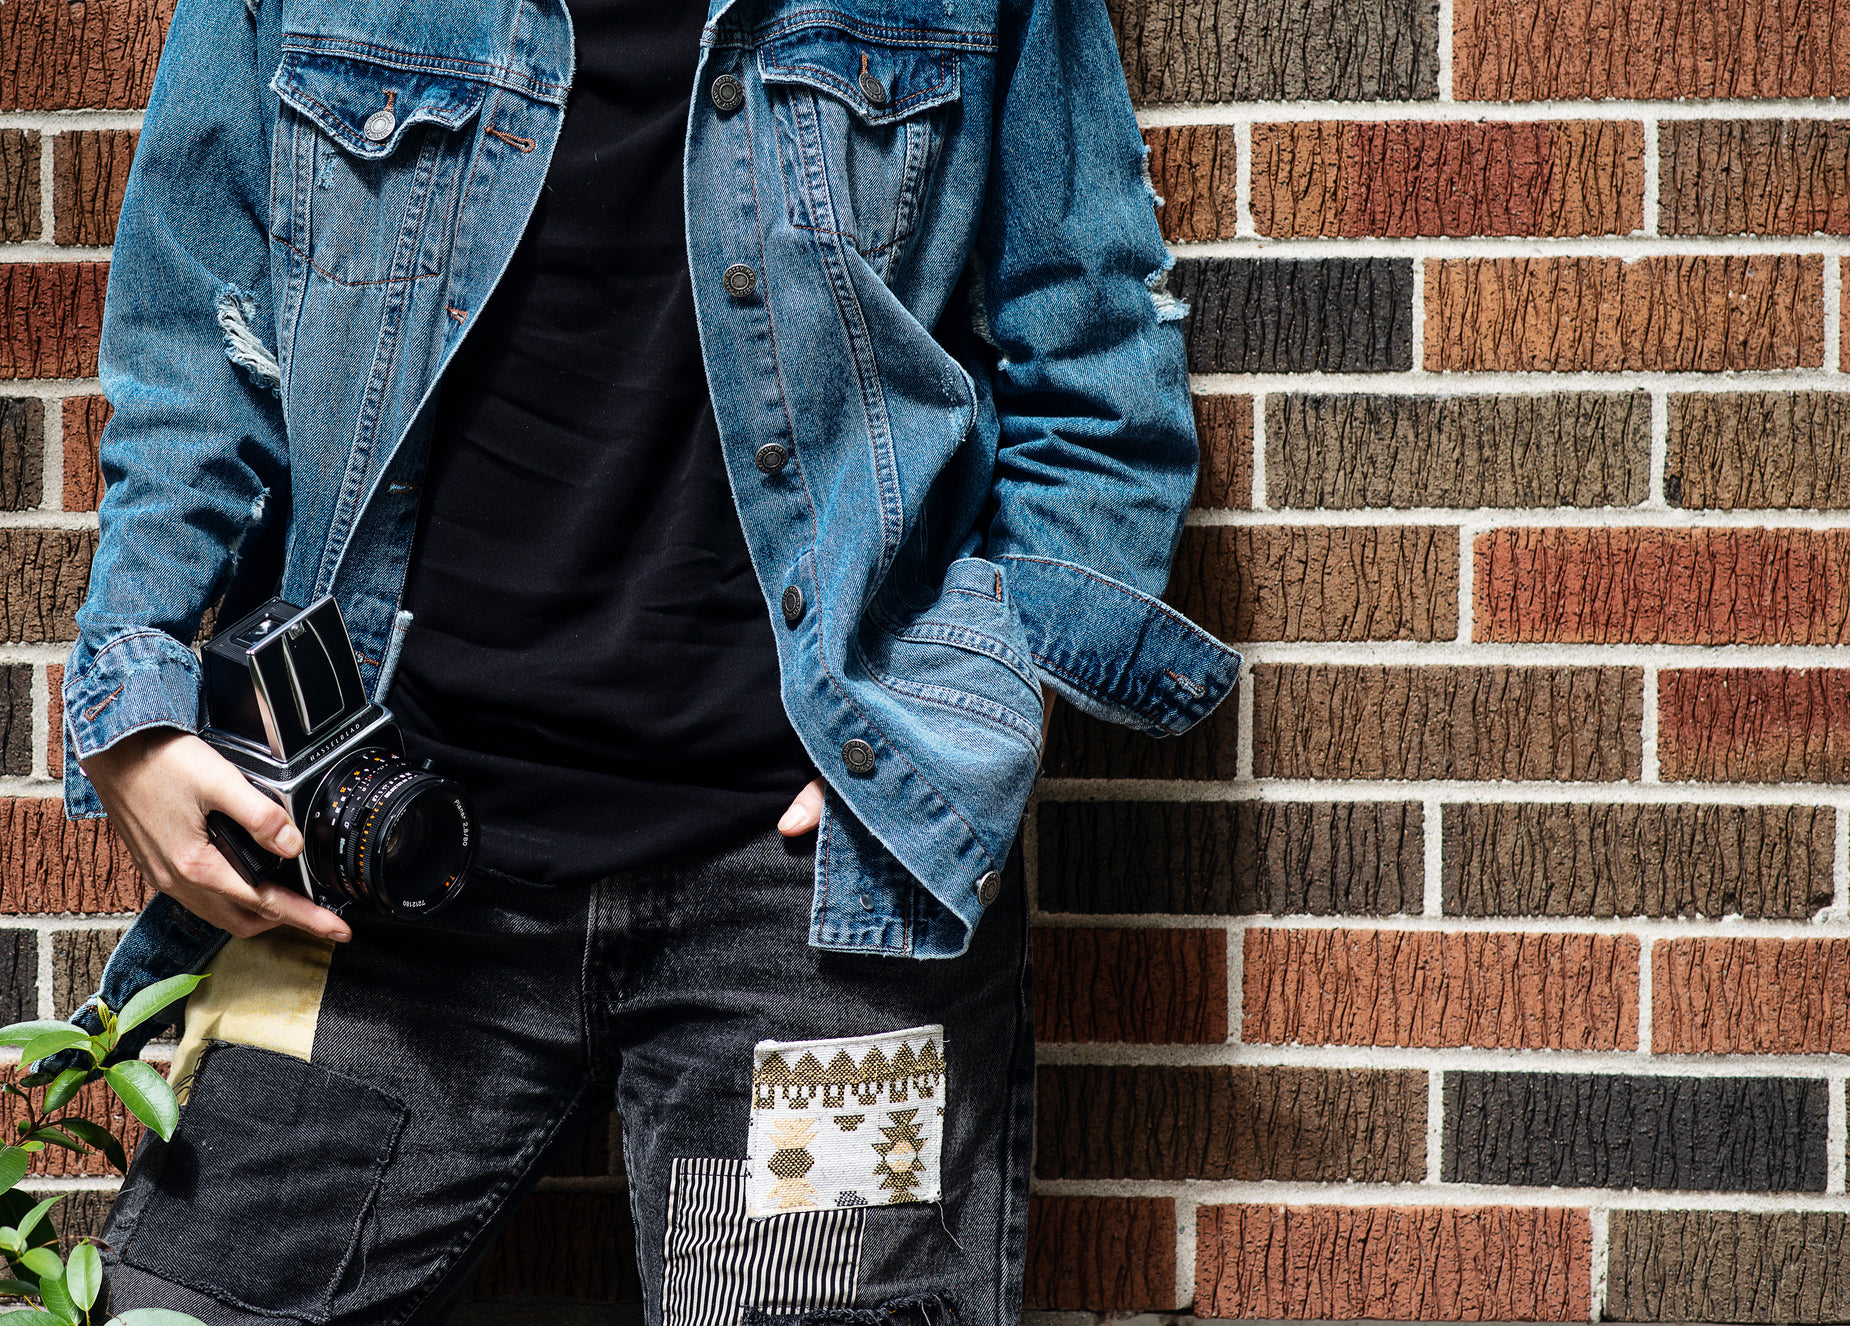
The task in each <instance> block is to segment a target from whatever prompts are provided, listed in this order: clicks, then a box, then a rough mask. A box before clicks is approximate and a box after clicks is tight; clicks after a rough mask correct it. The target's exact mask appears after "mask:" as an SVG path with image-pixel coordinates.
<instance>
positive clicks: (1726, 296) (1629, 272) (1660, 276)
mask: <svg viewBox="0 0 1850 1326" xmlns="http://www.w3.org/2000/svg"><path fill="white" fill-rule="evenodd" d="M1823 263H1824V260H1823V259H1822V258H1820V257H1818V256H1816V255H1813V254H1767V255H1756V256H1751V257H1743V256H1736V255H1721V254H1715V255H1695V254H1680V255H1675V256H1665V257H1653V258H1640V259H1638V260H1636V261H1634V262H1626V261H1625V260H1623V259H1620V258H1461V259H1439V258H1432V259H1428V260H1427V264H1426V317H1427V326H1426V339H1425V345H1426V367H1427V368H1429V369H1432V370H1435V371H1441V370H1443V371H1459V372H1462V371H1474V370H1475V371H1483V370H1493V369H1515V370H1521V371H1528V372H1533V371H1547V370H1562V369H1591V370H1594V371H1597V372H1620V371H1627V372H1638V371H1666V372H1667V371H1672V370H1690V371H1701V372H1720V371H1723V370H1730V371H1741V370H1749V369H1780V368H1800V367H1816V366H1818V365H1820V364H1822V363H1823V362H1824V303H1823V300H1824V266H1823Z"/></svg>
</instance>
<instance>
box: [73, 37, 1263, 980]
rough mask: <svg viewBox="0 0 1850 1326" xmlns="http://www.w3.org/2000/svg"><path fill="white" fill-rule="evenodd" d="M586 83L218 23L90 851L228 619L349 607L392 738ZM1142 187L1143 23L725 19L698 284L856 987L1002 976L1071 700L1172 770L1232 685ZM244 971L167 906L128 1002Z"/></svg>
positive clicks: (185, 87)
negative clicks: (1187, 561) (419, 562)
mask: <svg viewBox="0 0 1850 1326" xmlns="http://www.w3.org/2000/svg"><path fill="white" fill-rule="evenodd" d="M572 49H573V48H572V31H571V20H570V17H569V15H568V13H567V11H566V8H565V6H564V4H562V3H561V2H560V0H425V2H424V3H421V4H417V5H402V4H401V5H385V6H381V5H378V4H375V3H372V2H371V0H180V4H179V7H178V10H177V12H176V14H175V17H174V20H173V25H172V28H171V31H170V34H169V36H168V40H167V45H166V48H165V50H164V52H163V55H162V59H161V64H160V72H159V76H158V78H157V80H156V83H155V88H154V94H153V99H152V103H151V105H150V107H149V110H148V115H147V120H146V125H145V128H144V129H143V131H142V135H141V141H140V146H139V150H138V151H137V154H136V158H135V164H134V169H133V172H132V174H131V177H130V181H129V186H128V192H127V195H126V197H125V199H124V202H123V207H122V214H121V223H120V228H119V231H118V235H117V241H116V249H115V260H114V264H113V266H112V269H111V273H110V285H109V296H108V305H107V314H106V318H105V326H104V331H103V346H102V369H101V372H102V378H103V386H104V390H105V391H106V392H107V394H108V396H109V399H110V401H111V402H112V404H113V405H114V408H115V413H114V417H113V419H112V420H111V422H110V424H109V427H108V429H107V431H106V433H105V435H104V441H103V450H102V468H103V474H104V476H105V479H106V481H107V483H108V490H107V495H106V497H105V499H104V501H103V505H102V510H101V524H102V535H101V542H100V545H99V547H98V551H97V555H96V560H95V565H94V570H93V571H92V575H91V587H90V594H89V597H88V599H87V600H86V602H85V603H84V605H83V608H82V609H81V611H80V612H79V613H78V617H77V620H78V626H79V631H80V635H79V639H78V641H77V644H76V646H75V648H74V649H73V650H72V652H71V656H70V662H69V666H68V667H67V669H66V673H65V690H64V713H65V738H66V742H67V755H68V756H69V758H68V759H67V760H66V764H65V768H66V770H67V774H66V799H67V804H68V807H69V810H70V813H72V814H73V815H95V814H99V813H100V811H101V807H100V805H99V804H98V802H97V800H96V797H95V793H94V791H93V789H92V788H91V787H90V785H89V783H88V782H87V780H86V779H85V778H84V776H83V773H82V771H81V769H80V764H79V762H80V761H81V760H82V759H83V758H84V757H86V756H89V755H93V754H95V753H96V752H98V751H100V750H103V749H105V748H106V747H108V746H109V745H110V744H111V743H113V742H115V741H117V740H118V739H120V738H121V737H123V736H125V735H127V734H128V733H131V732H135V731H137V730H140V729H143V728H148V727H157V726H170V727H177V728H185V729H196V728H197V727H198V725H199V720H200V700H199V696H200V669H199V664H198V661H197V659H196V658H195V656H194V653H193V651H192V649H191V648H189V646H188V645H187V644H186V643H184V642H185V641H189V640H191V639H192V638H193V636H194V634H195V633H196V631H197V628H198V625H199V622H200V620H201V616H202V614H203V613H204V612H205V610H206V608H207V606H208V605H209V604H211V603H213V602H214V601H215V600H216V599H219V598H220V597H221V596H227V597H228V599H229V600H231V601H236V600H238V598H239V596H240V594H243V595H244V601H246V602H248V601H250V600H251V598H252V597H253V596H255V597H261V596H263V595H267V594H269V593H271V592H279V593H281V594H282V595H283V596H284V597H286V598H288V599H290V600H292V601H294V602H297V603H308V602H310V601H311V600H313V599H315V598H316V597H318V596H320V595H323V594H332V595H334V596H335V597H336V598H337V599H338V601H339V603H340V606H341V609H342V611H343V612H344V614H345V616H346V619H347V622H348V625H349V628H350V630H351V631H352V634H353V639H354V643H355V646H356V648H357V650H358V652H359V654H360V656H361V661H362V667H363V670H364V675H365V677H366V680H367V683H368V685H369V686H370V687H371V688H372V690H373V693H374V695H375V696H376V697H377V698H380V699H381V700H383V699H384V698H385V696H386V694H387V691H388V689H389V687H390V685H391V679H392V671H393V665H394V662H395V660H396V656H397V651H398V647H399V643H400V641H401V640H402V638H403V635H404V631H405V627H406V624H407V622H408V620H409V619H408V615H407V614H406V613H405V612H403V611H402V609H401V606H400V604H401V598H402V591H403V587H404V582H405V573H406V565H407V560H408V554H409V552H410V548H411V541H412V533H413V528H414V525H415V522H416V517H417V505H418V489H419V484H420V481H421V477H422V473H423V469H424V464H425V455H426V451H427V446H426V443H427V441H428V436H429V432H430V425H431V417H432V400H433V397H434V394H435V392H436V389H437V384H438V380H439V377H440V375H441V374H442V371H443V368H444V365H445V364H446V363H447V362H448V361H449V359H450V357H451V356H452V355H453V354H454V353H455V351H456V348H457V346H458V344H459V343H460V342H461V341H462V339H463V338H464V337H465V336H466V335H467V334H468V331H469V327H470V325H471V323H472V322H473V321H474V319H475V318H476V317H477V315H478V314H479V313H480V311H481V310H482V308H483V307H484V305H485V304H486V303H487V301H488V297H489V294H490V292H491V291H492V290H493V289H494V286H495V283H496V281H497V279H498V278H499V276H500V274H501V272H502V271H503V269H504V268H505V267H506V265H507V263H508V259H509V257H510V255H511V254H512V252H513V249H514V246H515V244H516V242H517V240H518V239H519V236H520V234H521V231H522V228H523V226H524V225H525V223H526V220H527V217H528V215H529V213H530V211H531V210H532V207H533V205H534V201H535V199H536V197H537V196H538V193H539V189H540V187H541V183H542V181H543V180H544V179H545V176H546V169H547V163H548V160H549V157H550V155H551V151H552V147H553V143H554V141H555V139H556V137H557V135H558V131H559V125H560V121H561V118H562V116H563V114H564V110H565V101H566V93H567V89H568V87H569V86H570V83H571V78H572ZM721 79H725V80H726V81H725V82H724V83H723V84H721V83H720V82H719V80H721ZM733 80H736V84H735V82H734V81H733ZM1143 158H1144V147H1143V142H1142V138H1141V136H1140V134H1139V133H1138V129H1137V125H1136V123H1135V120H1134V118H1133V115H1132V112H1131V106H1130V102H1129V98H1128V96H1127V94H1126V91H1125V84H1124V77H1123V73H1122V71H1121V68H1120V66H1119V63H1118V57H1117V51H1116V48H1115V45H1114V42H1113V38H1112V33H1111V29H1110V26H1109V23H1108V21H1107V18H1106V15H1105V12H1104V8H1103V5H1102V4H1100V3H1099V0H835V2H834V3H831V4H828V5H817V4H814V3H810V0H712V9H711V14H710V18H709V21H708V23H707V26H706V30H705V35H704V37H703V39H702V50H701V55H700V61H699V68H698V72H697V74H696V82H695V88H694V95H693V99H692V105H691V109H690V114H689V120H688V127H687V142H686V160H685V177H686V197H685V203H686V214H687V236H688V258H689V262H690V267H691V273H692V282H693V293H694V303H695V308H696V313H697V317H698V322H699V330H700V338H701V347H702V352H703V355H704V357H705V361H706V367H707V375H708V378H709V380H710V382H711V384H712V394H713V403H714V410H715V413H716V415H717V418H718V422H719V433H720V439H721V444H722V446H723V448H724V451H725V461H726V466H727V470H728V473H729V475H730V478H731V483H732V488H733V495H734V497H735V499H736V502H737V506H738V511H739V517H740V520H741V522H742V524H743V527H744V531H745V537H746V542H747V544H748V546H749V548H750V550H751V555H752V560H753V564H754V566H755V567H756V570H757V573H758V576H759V579H760V581H761V583H762V586H763V589H764V593H765V598H766V602H767V610H768V611H770V612H771V620H772V622H773V629H774V631H775V633H776V636H777V642H778V651H779V659H780V663H781V668H782V685H783V697H784V703H785V706H786V708H787V709H788V711H789V714H790V718H791V721H792V723H793V724H794V725H795V728H796V730H797V732H798V734H799V735H800V736H801V738H802V740H803V742H804V744H805V746H806V747H807V749H808V751H809V754H810V756H811V758H812V759H814V761H815V762H816V765H817V767H818V768H819V769H820V770H821V772H822V774H823V776H824V777H825V778H826V779H827V780H828V783H829V786H830V788H831V789H832V792H831V795H830V796H829V798H828V807H827V810H826V812H825V815H824V819H823V822H822V825H821V828H820V831H819V839H818V844H817V851H816V891H815V906H814V911H813V916H812V921H811V929H810V935H809V942H810V943H812V944H814V945H817V946H820V947H823V948H830V949H842V950H852V951H862V952H876V953H886V954H903V955H910V956H913V957H920V958H933V957H948V956H953V955H956V954H958V953H961V952H963V951H964V949H965V948H966V947H967V946H968V944H969V939H970V933H971V929H972V927H974V926H975V925H976V923H977V920H978V918H979V916H980V915H981V913H982V910H983V906H984V899H985V897H987V896H988V891H987V890H985V889H984V888H983V882H984V881H985V879H986V877H988V876H989V875H990V873H991V872H993V871H997V870H999V869H1000V868H1001V866H1002V864H1003V861H1004V858H1005V857H1006V855H1007V853H1008V850H1009V847H1010V844H1011V842H1012V841H1013V839H1014V837H1015V834H1016V830H1017V827H1018V825H1019V823H1020V820H1021V816H1022V812H1023V809H1024V807H1025V805H1026V802H1027V799H1028V794H1029V791H1030V790H1031V788H1032V786H1033V783H1034V778H1035V773H1036V770H1037V768H1038V764H1039V760H1040V753H1041V752H1040V743H1041V714H1042V704H1043V696H1044V690H1043V688H1045V687H1051V688H1052V689H1053V690H1055V691H1057V692H1058V693H1059V694H1061V695H1063V696H1064V697H1066V699H1068V700H1069V701H1070V702H1072V703H1073V704H1074V705H1076V706H1078V707H1079V708H1080V709H1082V710H1085V711H1086V712H1088V713H1091V714H1094V715H1098V716H1100V717H1103V718H1106V719H1109V720H1113V721H1116V722H1119V723H1124V724H1128V725H1130V726H1132V727H1135V728H1138V729H1140V730H1143V731H1145V732H1149V733H1151V734H1154V735H1158V736H1163V735H1171V734H1175V733H1179V732H1181V731H1183V730H1185V729H1186V728H1188V727H1189V726H1190V725H1191V724H1193V723H1195V722H1197V721H1199V720H1200V719H1201V718H1202V717H1203V716H1205V715H1206V714H1207V713H1208V712H1209V711H1210V710H1211V709H1212V708H1213V707H1214V706H1215V705H1216V704H1217V703H1218V702H1219V701H1220V700H1221V699H1222V698H1223V697H1225V696H1226V694H1227V693H1228V691H1229V689H1230V687H1231V686H1232V684H1233V679H1234V676H1235V673H1236V671H1237V669H1238V666H1239V658H1238V656H1237V655H1236V654H1235V653H1234V652H1233V651H1231V650H1230V649H1228V648H1227V647H1226V646H1225V645H1223V644H1221V643H1219V642H1218V641H1216V640H1214V639H1213V638H1212V637H1210V636H1208V635H1207V634H1205V633H1204V632H1203V631H1201V630H1200V629H1199V628H1197V627H1196V626H1194V625H1193V624H1191V623H1190V622H1188V621H1187V620H1186V619H1185V618H1183V617H1182V616H1181V615H1180V614H1178V613H1177V612H1175V611H1174V610H1173V609H1171V608H1169V607H1167V606H1165V605H1164V604H1163V603H1161V602H1160V601H1158V599H1157V598H1155V597H1154V595H1156V594H1158V593H1160V592H1161V591H1162V589H1163V586H1164V584H1165V581H1166V579H1167V576H1168V572H1169V565H1170V559H1171V557H1172V556H1173V554H1174V550H1175V545H1176V540H1177V537H1178V535H1179V533H1180V528H1181V523H1182V514H1183V511H1184V509H1185V508H1186V506H1187V504H1188V500H1189V495H1190V492H1191V489H1192V486H1193V481H1194V475H1195V465H1196V444H1195V437H1194V429H1193V424H1192V419H1191V412H1190V406H1189V396H1188V383H1187V376H1186V371H1185V366H1184V358H1183V344H1182V336H1181V331H1180V328H1179V327H1178V326H1177V319H1178V318H1179V317H1180V315H1181V313H1182V311H1183V310H1182V309H1181V307H1180V305H1178V304H1177V303H1176V302H1175V301H1174V300H1173V299H1171V298H1170V297H1169V296H1168V295H1167V294H1165V293H1164V291H1163V282H1164V278H1165V274H1166V272H1167V269H1168V267H1169V262H1170V259H1169V255H1168V253H1167V251H1166V250H1165V248H1164V246H1163V242H1162V238H1161V235H1160V232H1159V230H1158V228H1157V225H1156V220H1155V213H1154V201H1155V199H1154V194H1153V192H1152V190H1151V188H1150V186H1149V182H1148V177H1147V175H1146V174H1145V172H1144V169H1143ZM729 269H730V271H731V279H730V280H728V279H727V274H728V272H729ZM772 443H775V444H777V445H779V446H781V447H784V448H786V449H787V450H788V452H789V455H790V457H791V459H790V461H789V463H788V464H786V465H784V466H783V467H782V468H781V469H777V470H775V471H774V472H771V473H766V472H764V471H762V470H760V469H759V468H758V467H757V466H756V465H755V464H754V463H753V457H754V454H755V453H757V452H758V451H759V449H760V448H762V447H765V446H767V445H768V444H772ZM791 585H795V586H797V587H798V588H799V589H801V590H802V592H803V595H804V597H805V600H806V602H807V603H808V604H809V605H810V607H809V610H808V611H806V612H805V613H804V614H803V615H802V616H801V617H800V619H799V620H798V621H797V622H796V624H795V625H787V624H786V623H785V620H784V617H783V615H782V614H781V613H780V612H778V611H776V604H777V602H778V600H779V599H780V597H781V596H782V594H783V593H784V591H785V589H786V587H787V586H791ZM850 741H862V742H866V743H868V744H869V745H870V746H871V747H872V749H873V752H874V756H875V759H874V761H873V766H872V768H871V769H865V770H862V771H855V770H853V769H851V768H850V767H849V764H850V762H849V761H846V760H845V759H844V756H843V748H844V746H845V745H846V744H847V743H848V742H850ZM861 763H865V762H864V761H862V762H861ZM793 791H794V789H793ZM223 938H224V936H223V935H222V933H221V932H219V931H217V930H214V929H213V928H212V927H210V926H207V925H205V924H204V923H203V922H201V921H199V920H197V919H196V918H194V917H192V916H191V915H190V914H189V913H186V912H185V911H184V910H183V909H182V908H180V907H178V906H177V905H176V904H173V903H172V902H171V901H170V900H168V899H166V898H165V897H161V898H157V899H156V900H155V902H154V903H153V904H152V905H151V906H150V908H149V909H148V910H147V911H146V912H144V914H143V916H142V917H141V919H140V920H139V921H138V922H137V925H136V928H135V930H134V931H133V932H131V934H130V936H129V937H128V938H127V939H126V940H125V941H124V943H123V945H122V946H121V948H119V950H118V952H117V955H116V959H115V961H114V962H113V963H112V968H111V971H110V973H109V975H108V976H107V977H106V980H105V993H106V997H111V1000H112V1003H116V1004H117V1005H118V1006H119V1001H120V998H121V997H123V996H125V995H126V993H127V992H128V991H130V990H132V989H133V988H135V986H137V985H138V984H140V983H145V981H146V980H148V979H151V978H153V977H157V976H160V975H165V974H169V973H171V972H175V971H180V970H197V969H198V968H199V967H200V966H202V965H203V964H204V962H205V961H206V960H207V958H209V957H210V956H211V953H212V952H213V951H214V950H215V949H216V948H217V946H218V944H220V943H222V942H223Z"/></svg>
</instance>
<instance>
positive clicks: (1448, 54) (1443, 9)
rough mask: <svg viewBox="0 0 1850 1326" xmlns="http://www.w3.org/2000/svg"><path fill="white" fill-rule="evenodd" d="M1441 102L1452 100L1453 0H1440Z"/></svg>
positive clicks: (1444, 103)
mask: <svg viewBox="0 0 1850 1326" xmlns="http://www.w3.org/2000/svg"><path fill="white" fill-rule="evenodd" d="M1437 21H1438V24H1439V31H1438V32H1437V33H1436V34H1434V35H1435V36H1437V37H1438V39H1439V104H1440V105H1441V106H1447V105H1450V104H1451V101H1452V0H1439V13H1438V16H1437Z"/></svg>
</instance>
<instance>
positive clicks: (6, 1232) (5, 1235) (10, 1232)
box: [0, 1225, 26, 1256]
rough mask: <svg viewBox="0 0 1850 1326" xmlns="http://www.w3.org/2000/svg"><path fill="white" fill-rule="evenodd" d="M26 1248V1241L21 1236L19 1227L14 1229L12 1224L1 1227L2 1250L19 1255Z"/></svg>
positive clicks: (0, 1247)
mask: <svg viewBox="0 0 1850 1326" xmlns="http://www.w3.org/2000/svg"><path fill="white" fill-rule="evenodd" d="M25 1250H26V1241H25V1239H23V1238H21V1237H20V1236H19V1231H18V1230H17V1229H14V1228H13V1227H12V1226H11V1225H7V1226H5V1227H4V1228H0V1252H5V1253H8V1254H9V1255H13V1256H17V1255H18V1254H19V1253H22V1252H24V1251H25Z"/></svg>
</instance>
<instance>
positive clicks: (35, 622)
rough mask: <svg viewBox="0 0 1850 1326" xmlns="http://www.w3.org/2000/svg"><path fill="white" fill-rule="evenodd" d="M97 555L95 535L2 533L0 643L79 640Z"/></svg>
mask: <svg viewBox="0 0 1850 1326" xmlns="http://www.w3.org/2000/svg"><path fill="white" fill-rule="evenodd" d="M95 552H96V531H95V530H65V529H4V530H0V640H20V641H25V642H28V643H34V644H37V643H43V642H45V641H50V640H71V639H74V638H75V637H76V635H77V626H76V623H75V621H74V620H73V614H75V613H76V611H77V608H78V605H79V604H81V603H82V602H83V600H84V593H85V591H86V590H87V589H88V588H89V584H90V558H91V557H92V556H93V555H94V554H95Z"/></svg>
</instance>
